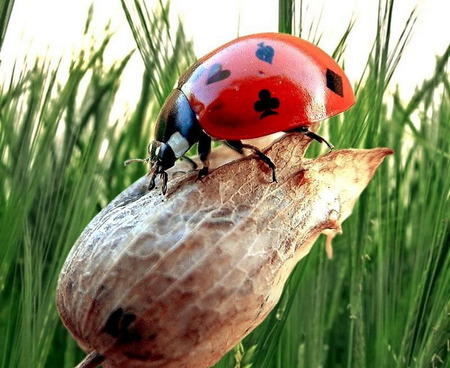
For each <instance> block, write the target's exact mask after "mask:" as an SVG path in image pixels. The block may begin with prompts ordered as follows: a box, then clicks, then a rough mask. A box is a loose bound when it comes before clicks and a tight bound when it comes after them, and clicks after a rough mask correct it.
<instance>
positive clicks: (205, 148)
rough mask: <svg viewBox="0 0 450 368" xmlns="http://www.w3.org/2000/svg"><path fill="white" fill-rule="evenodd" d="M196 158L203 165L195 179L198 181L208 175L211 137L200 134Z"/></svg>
mask: <svg viewBox="0 0 450 368" xmlns="http://www.w3.org/2000/svg"><path fill="white" fill-rule="evenodd" d="M197 150H198V156H199V158H200V161H201V162H202V164H203V167H202V168H201V169H200V170H199V172H198V176H197V179H198V180H200V179H202V178H204V177H205V176H206V175H208V171H209V154H210V153H211V137H210V136H209V135H208V134H206V133H204V132H202V133H201V135H200V138H199V140H198V149H197Z"/></svg>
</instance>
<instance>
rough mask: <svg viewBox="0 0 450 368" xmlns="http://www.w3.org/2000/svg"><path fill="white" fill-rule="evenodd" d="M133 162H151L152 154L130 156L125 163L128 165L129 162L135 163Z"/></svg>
mask: <svg viewBox="0 0 450 368" xmlns="http://www.w3.org/2000/svg"><path fill="white" fill-rule="evenodd" d="M133 162H144V163H147V162H150V156H149V157H147V158H130V159H129V160H126V161H124V163H123V164H124V165H125V166H128V165H129V164H131V163H133Z"/></svg>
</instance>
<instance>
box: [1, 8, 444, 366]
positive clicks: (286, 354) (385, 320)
mask: <svg viewBox="0 0 450 368" xmlns="http://www.w3.org/2000/svg"><path fill="white" fill-rule="evenodd" d="M7 4H12V2H8V3H5V7H4V8H2V12H3V11H4V10H5V11H6V12H4V13H2V14H6V16H2V18H1V19H0V21H2V22H3V24H1V26H2V28H1V29H2V35H4V30H5V29H6V24H7V18H8V16H7V14H8V13H7V11H8V9H9V8H7V7H6V6H7ZM122 4H123V6H124V10H125V14H126V15H127V18H128V21H129V23H130V26H131V29H132V31H133V34H134V36H135V38H136V45H137V48H138V50H139V52H140V54H141V56H142V57H143V60H144V62H145V65H146V69H147V70H146V73H145V74H144V75H143V77H142V85H141V88H142V91H141V96H140V99H139V101H138V103H137V106H136V108H135V109H134V110H133V111H130V112H128V115H129V117H128V121H127V124H125V125H124V127H121V128H120V129H119V125H118V124H117V123H118V122H111V121H110V112H111V107H112V106H114V103H115V100H114V98H115V94H116V91H117V89H118V87H119V86H120V81H121V76H122V72H123V70H124V68H125V67H126V66H127V62H128V60H129V57H130V55H124V57H123V60H118V61H117V62H116V63H115V64H114V65H112V66H111V67H106V66H105V65H104V63H103V53H104V51H105V49H106V48H107V47H108V44H109V40H110V39H111V37H114V36H111V35H107V36H106V39H105V41H104V42H102V43H100V45H97V47H93V48H92V49H90V50H89V51H88V50H86V51H83V52H80V53H79V54H78V55H77V56H76V57H74V60H73V62H72V64H71V67H70V73H69V74H68V76H67V77H65V79H62V80H61V78H60V72H61V71H60V70H54V69H52V68H51V67H50V66H49V63H48V62H46V61H45V60H39V61H36V63H35V64H34V65H31V66H30V67H29V68H28V69H27V70H23V71H22V72H21V73H19V74H20V75H19V76H18V77H16V78H15V79H14V80H12V82H11V83H5V84H4V85H3V86H1V93H0V178H1V179H2V186H1V187H0V262H1V265H0V306H1V308H0V342H1V343H0V367H24V368H25V367H27V368H28V367H67V368H69V367H74V366H75V365H76V363H78V362H79V361H80V360H81V359H82V356H83V353H82V352H81V351H80V350H79V349H78V347H76V345H75V343H74V342H73V340H72V339H71V337H70V336H69V334H68V333H67V332H66V330H65V329H64V327H63V326H62V324H61V322H60V321H59V318H58V315H57V312H56V308H55V301H54V299H55V295H54V294H55V287H56V280H57V277H58V273H59V270H60V268H61V265H62V263H63V261H64V259H65V256H66V254H67V252H68V250H69V249H70V247H71V246H72V245H73V243H74V241H75V240H76V238H77V237H78V235H79V234H80V232H81V231H82V230H83V228H84V227H85V226H86V224H87V223H88V222H89V221H90V219H91V218H92V217H93V216H94V215H95V213H96V212H98V210H99V209H100V208H102V207H103V206H104V205H105V204H106V203H107V202H108V201H109V200H111V199H112V198H113V197H114V196H115V195H116V194H117V193H119V192H120V191H121V190H123V189H124V188H125V187H126V186H127V185H129V184H130V183H131V182H132V181H133V180H135V179H136V178H138V177H139V176H141V175H142V174H143V173H144V172H145V168H144V167H140V166H139V165H136V166H130V167H127V168H126V169H124V168H123V161H124V160H125V159H127V158H129V157H139V156H142V155H143V154H145V147H146V145H147V143H148V141H149V139H150V136H151V134H152V133H151V131H152V122H153V121H154V120H155V116H156V114H157V112H158V110H159V108H160V106H161V104H162V102H163V101H164V98H165V96H166V95H167V94H168V93H169V92H170V90H171V89H172V87H173V85H174V82H175V81H176V79H177V77H178V75H179V74H180V72H181V71H183V70H184V69H185V68H186V67H187V65H189V64H190V63H191V62H192V61H193V60H194V56H193V52H192V44H191V43H190V42H188V41H187V40H186V37H185V35H184V33H183V29H182V28H181V27H180V28H176V27H174V26H173V25H171V24H169V21H168V13H167V9H164V8H159V10H153V9H148V8H145V6H144V2H143V1H142V0H122ZM292 4H293V2H292V1H280V8H281V9H282V11H281V12H280V17H279V19H280V26H279V29H280V31H285V32H292V31H293V32H294V33H296V34H299V32H300V30H302V33H301V36H302V37H304V38H308V39H316V40H320V36H319V35H318V34H317V33H315V31H314V30H304V29H303V28H302V27H301V13H300V9H295V8H293V7H292ZM394 6H395V4H394V1H388V0H386V1H380V7H379V13H378V32H377V36H376V38H375V39H374V40H373V52H372V53H371V55H368V56H367V65H368V66H367V69H366V70H365V73H364V75H362V76H361V79H360V81H359V82H358V84H357V86H356V91H357V104H356V105H355V106H354V107H353V108H352V109H351V110H349V111H348V112H346V113H345V114H344V115H341V116H339V117H336V118H333V119H330V121H327V122H325V123H324V124H323V125H322V127H321V129H322V133H323V135H325V136H326V137H327V138H329V140H330V141H331V142H333V144H335V145H336V147H337V148H347V147H363V148H371V147H375V146H388V147H391V148H393V149H394V150H395V155H394V156H393V157H390V158H389V159H387V160H386V162H385V163H384V164H383V165H382V166H381V167H380V168H379V170H378V172H377V174H376V176H375V179H374V181H373V182H372V183H371V184H370V186H369V188H368V189H367V190H366V191H365V192H364V194H363V196H362V197H361V199H360V201H359V202H358V204H357V206H356V208H355V211H354V213H353V215H352V216H351V217H350V218H349V219H348V220H347V221H346V222H345V223H344V226H343V231H344V233H343V235H341V236H338V237H336V238H335V240H334V243H333V244H334V252H335V257H334V259H333V260H331V261H330V260H328V259H327V258H326V256H325V252H324V239H320V240H319V241H318V243H317V244H316V246H315V247H314V249H313V251H312V253H311V254H310V255H309V256H308V257H307V258H305V259H304V260H302V261H301V263H300V264H299V266H298V267H297V268H296V270H295V272H294V273H293V274H292V277H291V278H290V280H289V282H288V284H287V286H286V289H285V292H284V294H283V297H282V299H281V301H280V303H279V305H278V306H277V308H276V309H275V310H274V311H273V313H272V314H271V315H270V316H269V317H268V318H267V320H266V321H265V322H264V323H263V324H262V325H261V326H260V327H258V328H257V329H256V330H255V331H254V332H253V333H252V334H250V335H249V336H248V337H247V338H246V339H245V340H244V341H243V342H242V343H241V344H239V345H238V346H237V347H236V348H235V349H234V350H233V351H232V352H230V353H229V354H228V355H227V356H225V357H224V359H223V360H222V361H221V362H219V363H218V364H217V367H222V368H225V367H226V368H231V367H242V368H244V367H247V368H248V367H250V366H251V367H253V368H264V367H270V368H272V367H273V368H275V367H279V368H291V367H306V368H314V367H331V368H339V367H354V368H361V367H373V368H379V367H387V368H391V367H398V368H405V367H414V368H419V367H420V368H421V367H448V366H449V365H450V358H449V351H448V349H449V344H450V343H449V331H450V318H449V313H450V304H449V303H450V302H449V301H450V253H449V248H450V227H449V226H450V223H449V220H450V199H449V195H450V192H449V190H450V189H449V188H450V170H449V167H450V80H449V74H448V61H449V57H450V48H448V49H447V50H446V52H445V53H444V54H443V55H441V56H440V57H439V58H438V59H437V61H436V68H435V72H434V74H433V75H431V76H430V78H429V79H428V80H426V81H418V86H417V90H416V92H415V93H414V95H413V97H412V98H411V99H410V100H409V101H403V100H402V96H401V95H399V94H398V93H392V92H390V91H392V90H394V89H393V88H392V86H390V82H391V78H392V74H393V73H394V72H395V69H396V67H397V65H398V61H399V60H400V58H401V56H402V54H403V50H404V48H405V47H407V43H408V39H409V37H411V29H413V26H414V22H415V18H416V14H415V12H414V11H412V13H411V16H410V18H409V19H408V21H407V23H406V24H405V25H404V32H403V36H402V37H401V38H400V39H399V40H392V39H391V33H390V29H391V25H392V22H394V21H395V19H394V18H393V11H392V10H393V7H394ZM374 16H377V15H374ZM294 18H295V19H296V21H295V22H294V21H293V19H294ZM5 22H6V23H5ZM87 30H89V27H87ZM325 31H326V30H324V32H325ZM350 32H352V23H350V24H349V26H348V29H347V32H346V33H345V34H343V35H342V38H341V41H340V42H339V43H338V45H336V48H335V52H334V57H336V58H338V59H340V60H341V61H345V45H346V42H347V36H348V34H349V33H350ZM169 36H170V37H169ZM2 37H3V36H2ZM86 37H88V36H87V35H86ZM2 41H3V38H2ZM388 87H390V88H388ZM105 148H106V151H105ZM320 150H321V147H320V145H318V144H317V145H312V147H311V151H310V152H309V155H317V154H319V152H320Z"/></svg>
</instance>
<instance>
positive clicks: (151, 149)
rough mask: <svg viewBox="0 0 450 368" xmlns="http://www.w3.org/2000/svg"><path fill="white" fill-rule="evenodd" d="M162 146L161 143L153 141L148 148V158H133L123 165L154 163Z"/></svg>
mask: <svg viewBox="0 0 450 368" xmlns="http://www.w3.org/2000/svg"><path fill="white" fill-rule="evenodd" d="M159 146H160V143H159V142H156V141H153V142H151V143H150V144H149V145H148V147H147V152H148V157H146V158H131V159H129V160H126V161H125V162H124V163H123V164H124V165H125V166H128V165H129V164H131V163H132V162H143V163H152V161H153V158H154V157H156V149H157V148H158V147H159Z"/></svg>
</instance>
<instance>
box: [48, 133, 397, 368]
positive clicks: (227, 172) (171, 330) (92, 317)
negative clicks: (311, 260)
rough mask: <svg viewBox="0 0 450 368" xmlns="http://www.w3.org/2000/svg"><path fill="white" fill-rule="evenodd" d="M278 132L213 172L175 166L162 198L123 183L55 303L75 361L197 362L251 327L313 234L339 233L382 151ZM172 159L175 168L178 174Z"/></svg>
mask: <svg viewBox="0 0 450 368" xmlns="http://www.w3.org/2000/svg"><path fill="white" fill-rule="evenodd" d="M309 143H310V140H309V138H306V137H304V136H302V135H287V136H284V137H282V138H281V139H279V140H278V141H276V142H275V143H274V144H273V145H272V146H271V147H269V148H268V149H267V150H266V151H265V153H266V154H267V155H268V156H269V157H271V159H272V160H273V162H274V163H275V165H276V166H277V175H278V183H272V182H271V180H270V179H271V175H270V172H269V170H268V169H267V167H266V166H265V165H264V164H263V163H262V162H261V161H259V160H258V159H255V157H253V156H252V157H245V158H241V159H239V160H237V161H233V162H231V163H228V164H225V165H223V166H221V167H219V168H218V169H216V170H214V171H213V172H211V173H210V174H209V175H208V176H207V177H206V178H205V179H204V180H203V181H202V182H201V181H196V180H195V176H196V173H195V172H187V173H181V174H180V173H178V174H177V173H174V172H173V175H172V176H173V178H172V179H171V180H170V181H169V189H168V192H167V195H166V196H163V195H162V194H161V192H160V191H159V190H152V191H150V192H149V191H147V190H146V187H147V184H148V178H142V179H140V180H138V181H137V182H136V183H134V184H133V185H131V186H130V187H129V188H128V189H126V190H125V191H124V192H122V193H121V194H120V195H119V196H118V197H117V198H116V199H114V200H113V201H112V202H111V203H110V204H109V205H108V206H107V207H106V208H105V209H104V210H103V211H101V212H100V213H99V214H98V215H97V216H96V217H95V218H94V219H93V220H92V221H91V223H90V224H89V225H88V226H87V228H86V229H85V231H84V232H83V234H82V235H81V236H80V238H79V239H78V241H77V243H76V244H75V246H74V247H73V249H72V250H71V252H70V254H69V256H68V258H67V260H66V263H65V264H64V267H63V269H62V271H61V275H60V279H59V284H58V290H57V305H58V309H59V312H60V315H61V318H62V320H63V322H64V324H65V325H66V327H67V328H68V329H69V330H70V332H71V333H72V335H73V337H74V338H75V339H76V340H77V342H78V343H79V345H80V346H81V347H82V348H83V349H84V350H85V351H86V352H87V353H90V355H88V357H87V358H86V359H85V360H84V361H83V362H82V363H81V364H80V366H79V367H84V368H88V367H95V366H96V365H98V364H100V363H101V362H102V361H103V366H104V367H110V368H119V367H121V368H123V367H130V368H141V367H146V368H150V367H153V368H155V367H158V368H162V367H164V368H175V367H176V368H206V367H209V366H211V365H213V364H214V363H215V362H217V361H218V360H219V359H220V358H221V357H222V356H223V355H224V354H225V353H226V352H227V351H228V350H230V349H231V348H232V347H233V346H234V345H235V344H236V343H237V342H238V341H240V340H241V339H242V338H243V337H244V336H245V335H247V334H248V333H249V332H250V331H251V330H252V329H253V328H255V327H256V326H257V325H258V324H259V323H260V322H261V321H262V320H263V319H264V318H265V317H266V315H267V314H268V313H269V312H270V311H271V309H272V308H273V307H274V305H275V304H276V302H277V301H278V299H279V297H280V294H281V291H282V289H283V286H284V284H285V282H286V279H287V278H288V276H289V274H290V272H291V271H292V269H293V267H294V266H295V264H296V263H297V262H298V261H299V260H300V259H301V258H302V257H304V256H305V255H307V254H308V252H309V251H310V249H311V247H312V245H313V243H314V241H315V240H316V239H317V237H318V236H319V235H320V234H321V233H322V232H327V231H328V232H330V231H331V233H334V232H339V231H340V225H341V223H342V221H344V219H345V218H347V217H348V216H349V215H350V213H351V211H352V208H353V205H354V203H355V201H356V199H357V198H358V196H359V195H360V193H361V192H362V190H363V189H364V188H365V186H366V185H367V184H368V182H369V181H370V179H371V177H372V175H373V174H374V172H375V169H376V168H377V166H378V165H379V164H380V163H381V161H382V160H383V158H384V157H385V156H386V155H388V154H390V153H392V151H391V150H390V149H388V148H375V149H371V150H339V151H334V152H331V153H329V154H326V155H324V156H322V157H319V158H316V159H314V160H308V159H304V158H303V153H304V150H305V149H306V147H307V146H308V144H309ZM176 170H177V167H176V168H175V171H176Z"/></svg>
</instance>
